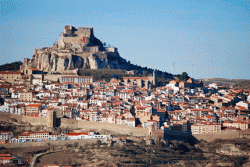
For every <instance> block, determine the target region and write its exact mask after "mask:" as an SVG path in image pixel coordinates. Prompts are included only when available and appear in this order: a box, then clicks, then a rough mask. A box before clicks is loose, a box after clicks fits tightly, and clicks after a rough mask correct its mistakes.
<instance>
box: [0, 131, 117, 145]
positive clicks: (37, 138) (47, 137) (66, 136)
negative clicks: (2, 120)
mask: <svg viewBox="0 0 250 167" xmlns="http://www.w3.org/2000/svg"><path fill="white" fill-rule="evenodd" d="M0 137H1V138H0V143H24V142H42V141H56V140H79V139H111V138H112V137H111V136H110V135H100V134H99V133H96V132H95V131H94V130H90V131H89V132H70V133H61V134H59V133H51V132H49V131H38V132H30V131H25V132H23V133H21V134H19V135H18V137H14V134H13V132H11V131H7V132H6V131H1V132H0Z"/></svg>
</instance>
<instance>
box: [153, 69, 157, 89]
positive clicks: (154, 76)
mask: <svg viewBox="0 0 250 167" xmlns="http://www.w3.org/2000/svg"><path fill="white" fill-rule="evenodd" d="M156 84H157V81H156V70H154V72H153V85H154V87H156V86H157V85H156Z"/></svg>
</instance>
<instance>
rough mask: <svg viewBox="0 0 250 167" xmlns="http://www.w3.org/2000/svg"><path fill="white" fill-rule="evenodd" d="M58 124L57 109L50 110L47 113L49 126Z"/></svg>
mask: <svg viewBox="0 0 250 167" xmlns="http://www.w3.org/2000/svg"><path fill="white" fill-rule="evenodd" d="M55 126H56V111H54V110H49V111H48V113H47V127H48V128H53V127H55Z"/></svg>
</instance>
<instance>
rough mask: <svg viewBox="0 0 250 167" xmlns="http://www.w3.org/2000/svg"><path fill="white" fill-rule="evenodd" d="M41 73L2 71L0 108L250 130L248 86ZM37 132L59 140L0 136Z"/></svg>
mask: <svg viewBox="0 0 250 167" xmlns="http://www.w3.org/2000/svg"><path fill="white" fill-rule="evenodd" d="M44 76H45V74H44V73H43V71H41V70H39V69H35V68H27V69H26V70H23V71H18V72H14V71H7V72H6V71H5V72H0V78H1V80H0V91H1V99H2V105H1V106H0V111H1V112H6V113H10V114H18V115H26V116H28V117H43V118H46V117H48V113H49V112H50V111H56V117H63V118H68V119H75V120H80V121H97V122H104V123H108V124H119V125H124V126H130V127H141V128H148V127H150V126H153V127H154V128H155V129H164V130H168V131H177V132H182V133H189V134H203V133H212V132H222V131H227V130H246V129H249V124H250V120H249V111H250V110H249V109H250V90H241V89H234V88H233V87H232V86H231V87H225V86H218V85H217V84H215V83H213V84H209V85H207V86H204V85H203V83H202V82H197V81H195V80H194V79H193V78H189V79H188V80H186V81H178V80H171V81H169V83H168V84H166V85H165V86H163V87H157V86H154V84H155V85H156V84H157V78H156V77H155V76H154V74H153V76H150V77H123V78H118V77H116V76H114V77H113V78H112V79H111V80H110V81H109V82H107V81H93V77H92V76H78V75H61V76H59V78H58V79H57V81H51V80H48V79H44V78H45V77H44ZM152 78H153V79H152ZM151 83H152V84H151ZM40 133H44V135H42V136H43V137H46V139H47V138H51V139H52V138H53V139H56V138H58V136H54V135H55V134H49V132H25V134H21V135H19V139H16V138H13V135H12V133H11V132H1V136H0V137H1V138H0V140H10V141H11V142H18V141H19V142H23V141H24V140H23V139H24V138H23V137H24V136H31V135H35V136H36V135H37V134H40ZM45 133H46V134H45ZM57 135H58V134H57ZM51 136H53V137H51ZM69 136H70V135H69ZM87 136H88V135H87ZM60 137H62V136H60ZM25 138H26V137H25ZM31 138H32V137H31ZM31 138H30V137H29V138H27V139H29V140H32V139H33V138H32V139H31ZM78 138H79V136H78ZM80 138H84V135H82V137H81V136H80ZM21 139H22V140H21ZM37 139H38V140H40V139H39V138H37ZM15 140H16V141H15Z"/></svg>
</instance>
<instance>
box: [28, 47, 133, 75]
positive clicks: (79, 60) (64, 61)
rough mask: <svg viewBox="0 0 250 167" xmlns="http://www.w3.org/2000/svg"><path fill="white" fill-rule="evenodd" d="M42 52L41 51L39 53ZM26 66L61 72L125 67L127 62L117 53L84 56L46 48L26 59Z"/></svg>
mask: <svg viewBox="0 0 250 167" xmlns="http://www.w3.org/2000/svg"><path fill="white" fill-rule="evenodd" d="M41 52H42V53H41ZM26 65H27V66H28V67H32V68H37V69H40V70H43V71H46V72H58V73H62V72H63V71H66V70H74V69H79V70H81V69H104V68H112V69H126V67H127V65H128V63H127V61H126V60H124V59H122V58H121V57H120V56H119V55H118V56H115V57H114V56H113V55H109V53H108V52H107V53H104V54H103V53H102V55H100V54H98V53H87V54H85V55H84V56H81V55H77V54H73V53H68V54H66V55H63V56H61V55H59V54H55V53H52V52H48V51H47V49H46V50H44V51H41V50H40V52H39V53H37V54H35V55H33V57H32V59H31V60H28V61H27V64H26Z"/></svg>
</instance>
